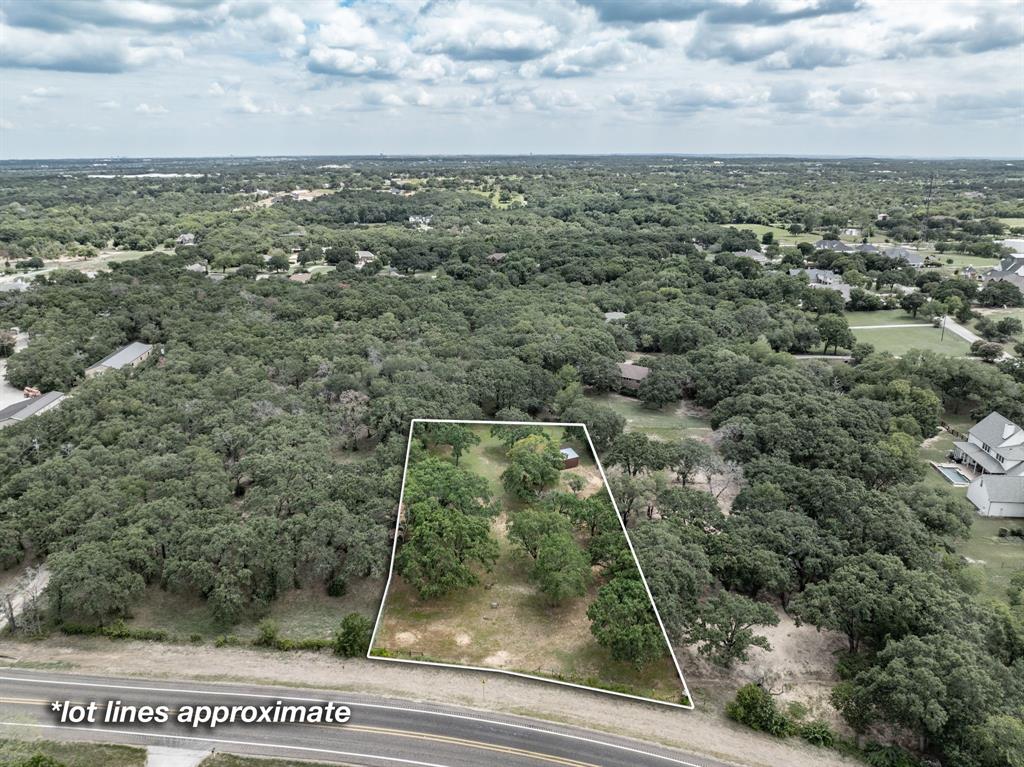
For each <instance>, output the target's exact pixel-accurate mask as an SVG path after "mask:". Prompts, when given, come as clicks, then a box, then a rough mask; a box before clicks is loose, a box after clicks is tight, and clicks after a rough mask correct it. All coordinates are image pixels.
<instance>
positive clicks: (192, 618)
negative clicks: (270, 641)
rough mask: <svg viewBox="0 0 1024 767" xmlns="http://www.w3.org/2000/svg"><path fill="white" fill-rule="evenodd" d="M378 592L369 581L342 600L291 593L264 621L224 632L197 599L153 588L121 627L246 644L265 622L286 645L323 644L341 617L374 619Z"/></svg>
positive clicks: (319, 593) (378, 585)
mask: <svg viewBox="0 0 1024 767" xmlns="http://www.w3.org/2000/svg"><path fill="white" fill-rule="evenodd" d="M383 590H384V582H383V580H376V579H369V578H368V579H365V580H362V581H358V582H354V583H352V584H350V587H349V591H348V593H347V594H345V596H343V597H330V596H327V594H326V593H325V592H324V591H323V590H322V589H321V588H320V587H317V588H308V589H294V590H292V591H288V592H286V593H284V594H282V595H281V596H280V597H279V598H278V599H276V600H274V602H273V604H272V605H271V607H270V610H269V611H268V613H267V614H266V615H265V616H261V617H259V618H249V619H246V620H243V621H242V622H240V623H238V624H236V625H234V626H226V625H224V624H223V623H220V622H218V621H217V620H216V619H215V618H214V616H213V614H212V613H211V611H210V609H209V607H208V605H207V603H206V601H205V600H203V599H201V598H199V597H198V596H194V595H188V594H174V593H171V592H169V591H164V590H162V589H160V588H158V587H155V586H154V587H150V588H149V589H148V590H147V592H146V594H145V596H144V597H143V598H142V599H141V600H139V604H138V605H137V606H136V607H135V608H133V610H132V618H131V620H129V621H127V623H128V625H129V626H131V627H133V628H148V629H162V630H164V631H167V632H168V633H170V634H171V635H172V636H173V637H174V638H176V639H181V640H186V639H189V638H190V637H192V636H193V635H198V636H201V637H202V638H203V639H204V640H211V639H213V638H215V637H218V636H221V635H225V634H231V635H233V636H236V637H238V638H240V639H242V640H250V639H254V638H255V637H256V636H257V634H258V625H259V622H260V621H261V620H262V619H263V618H271V619H273V620H275V621H277V623H278V625H279V626H280V627H281V635H282V636H283V637H287V638H288V639H327V638H329V637H330V636H332V635H333V633H334V631H335V629H337V627H338V624H339V623H341V619H342V618H343V617H345V615H346V614H347V613H350V612H360V613H363V614H364V615H366V616H369V617H373V616H375V615H376V612H377V606H378V605H379V604H380V594H381V592H382V591H383Z"/></svg>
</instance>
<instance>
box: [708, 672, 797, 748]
mask: <svg viewBox="0 0 1024 767" xmlns="http://www.w3.org/2000/svg"><path fill="white" fill-rule="evenodd" d="M725 714H726V716H728V717H729V718H730V719H734V720H736V721H737V722H739V723H740V724H745V725H747V727H750V728H751V729H754V730H760V731H761V732H767V733H768V734H770V735H775V736H776V737H779V738H785V737H787V736H789V735H792V734H793V732H794V729H795V728H794V725H793V722H792V721H791V720H790V719H789V718H788V717H787V716H786V715H785V714H783V713H782V712H781V711H779V708H778V706H776V705H775V699H774V698H773V697H772V696H771V694H770V693H769V692H768V691H767V690H765V689H764V688H763V687H761V686H760V685H756V684H748V685H745V686H743V687H741V688H740V689H739V690H738V691H737V692H736V698H735V699H734V700H733V701H732V702H731V703H729V704H727V705H726V707H725Z"/></svg>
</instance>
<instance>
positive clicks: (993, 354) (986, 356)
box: [971, 341, 1003, 362]
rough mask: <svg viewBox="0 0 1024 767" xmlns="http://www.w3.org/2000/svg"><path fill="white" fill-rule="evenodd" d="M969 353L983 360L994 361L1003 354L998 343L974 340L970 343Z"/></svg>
mask: <svg viewBox="0 0 1024 767" xmlns="http://www.w3.org/2000/svg"><path fill="white" fill-rule="evenodd" d="M971 354H973V355H974V356H976V357H981V359H983V360H984V361H985V362H995V361H996V360H997V359H999V358H1000V357H1001V356H1003V347H1002V346H1001V345H1000V344H996V343H988V342H985V341H980V342H979V341H975V342H974V343H973V344H971Z"/></svg>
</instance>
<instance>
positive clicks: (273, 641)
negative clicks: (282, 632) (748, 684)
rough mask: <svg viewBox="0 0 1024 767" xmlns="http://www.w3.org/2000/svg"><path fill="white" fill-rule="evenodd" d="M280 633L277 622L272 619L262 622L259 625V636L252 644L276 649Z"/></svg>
mask: <svg viewBox="0 0 1024 767" xmlns="http://www.w3.org/2000/svg"><path fill="white" fill-rule="evenodd" d="M278 632H279V629H278V626H277V621H273V620H271V619H270V618H267V619H265V620H262V621H260V625H259V634H258V636H257V637H256V638H255V639H254V640H252V643H253V644H254V645H256V646H257V647H276V646H277V639H278Z"/></svg>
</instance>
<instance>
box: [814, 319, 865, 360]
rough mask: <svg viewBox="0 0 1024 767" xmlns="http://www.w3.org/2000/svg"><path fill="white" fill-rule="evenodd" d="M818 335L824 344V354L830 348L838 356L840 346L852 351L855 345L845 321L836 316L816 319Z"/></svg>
mask: <svg viewBox="0 0 1024 767" xmlns="http://www.w3.org/2000/svg"><path fill="white" fill-rule="evenodd" d="M818 333H819V334H820V335H821V340H822V342H823V343H824V344H825V352H828V347H829V346H831V347H833V350H834V351H833V353H834V354H838V353H839V347H840V346H842V347H843V348H845V349H852V348H853V345H854V343H856V339H855V338H854V336H853V333H852V332H851V331H850V326H849V325H848V324H847V322H846V319H845V318H844V317H840V316H839V315H836V314H825V315H823V316H821V317H819V318H818Z"/></svg>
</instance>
